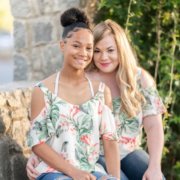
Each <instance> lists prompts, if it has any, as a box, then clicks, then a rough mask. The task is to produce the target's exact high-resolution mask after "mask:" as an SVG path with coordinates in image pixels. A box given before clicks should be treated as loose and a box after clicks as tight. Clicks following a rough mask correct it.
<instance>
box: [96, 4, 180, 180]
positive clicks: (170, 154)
mask: <svg viewBox="0 0 180 180" xmlns="http://www.w3.org/2000/svg"><path fill="white" fill-rule="evenodd" d="M179 9H180V1H179V0H159V1H156V0H151V1H147V0H141V1H137V0H129V1H124V0H111V1H109V0H100V1H99V4H98V13H97V14H96V16H95V23H98V22H99V21H101V20H105V19H108V18H109V19H113V20H115V21H116V22H118V23H119V24H120V25H121V26H122V27H124V28H125V29H126V32H127V34H128V37H130V40H131V43H132V46H133V48H134V49H135V51H136V53H137V57H138V60H139V63H140V65H141V66H143V67H144V68H145V69H147V70H148V71H149V72H150V73H151V74H152V76H154V78H155V80H156V82H157V87H158V90H159V92H160V95H161V96H162V98H163V100H164V103H165V105H166V107H167V109H168V113H166V114H165V116H164V121H163V123H164V127H165V147H164V152H163V154H164V155H163V162H162V163H163V164H162V166H163V172H164V174H165V176H166V177H167V179H171V180H173V179H174V180H176V179H180V162H179V161H178V160H180V153H179V152H180V111H179V103H180V58H179V57H180V52H179V50H180V40H179V36H180V32H179V29H180V27H179V26H180V17H179Z"/></svg>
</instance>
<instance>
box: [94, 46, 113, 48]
mask: <svg viewBox="0 0 180 180" xmlns="http://www.w3.org/2000/svg"><path fill="white" fill-rule="evenodd" d="M110 48H114V47H113V46H109V47H107V48H106V49H110ZM95 49H100V48H98V47H96V48H95Z"/></svg>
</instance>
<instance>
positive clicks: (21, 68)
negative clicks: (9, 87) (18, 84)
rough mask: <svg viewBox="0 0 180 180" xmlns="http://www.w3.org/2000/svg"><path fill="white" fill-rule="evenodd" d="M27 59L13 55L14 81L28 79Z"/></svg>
mask: <svg viewBox="0 0 180 180" xmlns="http://www.w3.org/2000/svg"><path fill="white" fill-rule="evenodd" d="M27 61H28V59H27V57H25V56H23V55H22V54H21V55H20V54H16V55H14V66H15V67H14V80H15V81H16V80H18V81H21V80H27V79H28V72H29V70H28V62H27Z"/></svg>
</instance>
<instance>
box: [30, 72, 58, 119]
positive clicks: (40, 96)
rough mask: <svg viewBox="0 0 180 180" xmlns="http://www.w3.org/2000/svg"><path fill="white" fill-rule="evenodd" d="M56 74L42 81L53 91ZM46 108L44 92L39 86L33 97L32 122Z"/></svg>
mask: <svg viewBox="0 0 180 180" xmlns="http://www.w3.org/2000/svg"><path fill="white" fill-rule="evenodd" d="M54 77H55V74H53V75H52V76H49V77H48V78H46V79H44V80H42V81H41V82H42V83H43V84H44V85H45V86H46V87H47V88H48V89H49V90H52V88H53V87H52V84H54V83H53V82H54V81H53V80H54ZM44 107H45V101H44V93H43V92H42V90H41V89H40V88H39V87H38V86H37V87H34V89H33V92H32V97H31V120H33V119H34V118H35V117H36V116H37V115H38V114H39V113H40V112H41V110H42V109H43V108H44Z"/></svg>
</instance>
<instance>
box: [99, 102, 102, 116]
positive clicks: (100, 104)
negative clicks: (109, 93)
mask: <svg viewBox="0 0 180 180" xmlns="http://www.w3.org/2000/svg"><path fill="white" fill-rule="evenodd" d="M98 114H99V115H101V114H102V103H101V102H99V105H98Z"/></svg>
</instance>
